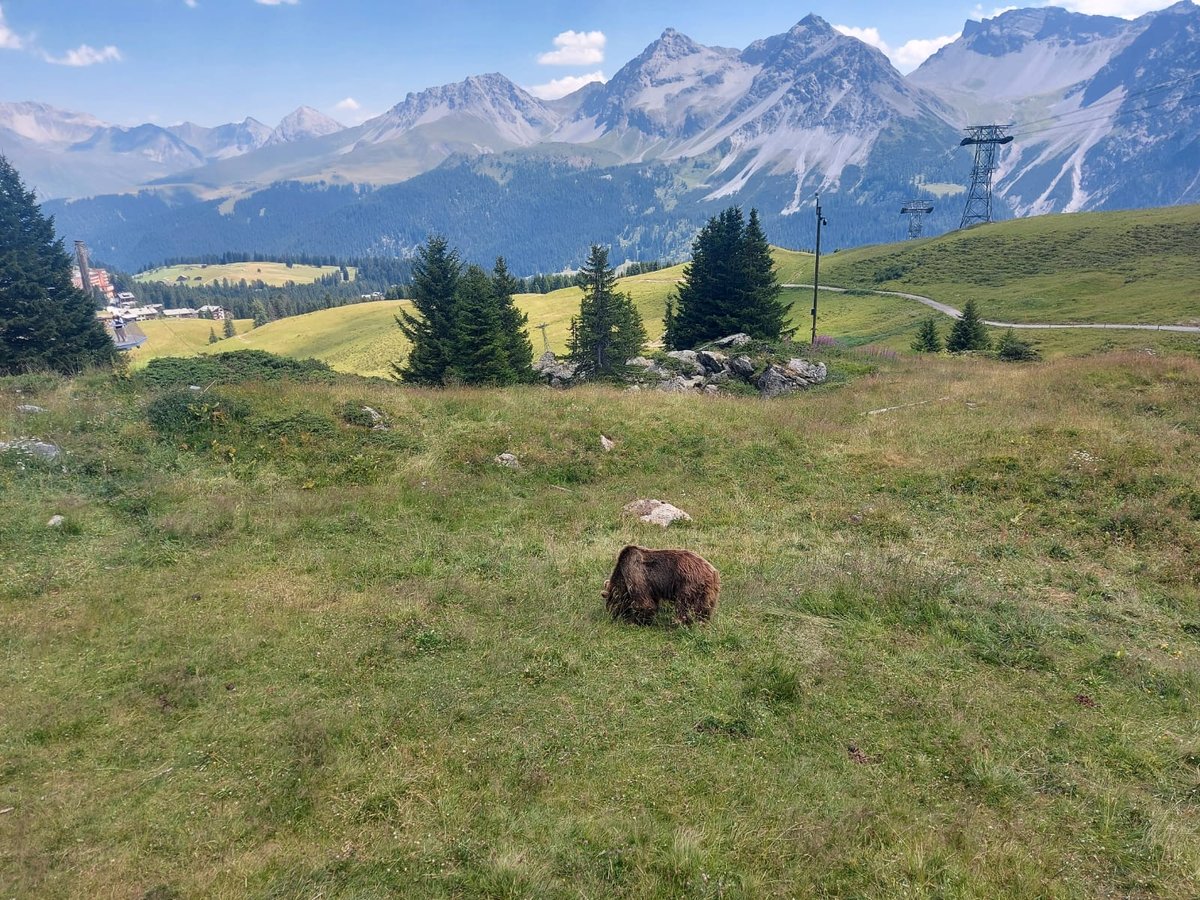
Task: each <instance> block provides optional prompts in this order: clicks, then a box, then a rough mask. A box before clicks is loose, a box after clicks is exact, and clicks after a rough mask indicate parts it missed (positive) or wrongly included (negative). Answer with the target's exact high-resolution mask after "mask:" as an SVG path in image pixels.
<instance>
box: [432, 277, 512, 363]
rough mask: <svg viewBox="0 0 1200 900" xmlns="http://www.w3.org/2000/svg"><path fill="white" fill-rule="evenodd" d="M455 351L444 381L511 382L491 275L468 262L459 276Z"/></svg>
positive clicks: (507, 355)
mask: <svg viewBox="0 0 1200 900" xmlns="http://www.w3.org/2000/svg"><path fill="white" fill-rule="evenodd" d="M454 309H455V322H454V329H455V352H454V357H453V359H452V360H451V362H450V365H449V366H448V367H447V369H446V374H445V376H444V380H445V381H461V382H463V383H465V384H489V385H497V384H510V383H512V382H513V381H514V380H515V376H514V374H513V371H512V369H511V368H510V366H509V349H510V348H509V341H508V340H507V337H508V335H507V334H506V333H505V330H504V328H503V321H502V311H501V306H500V303H499V299H498V297H497V295H496V292H495V290H494V288H493V284H492V281H491V279H489V278H488V276H487V273H486V272H484V271H483V269H481V268H479V266H471V267H469V268H468V269H467V271H466V274H465V275H463V277H462V278H461V279H459V283H458V291H457V296H456V297H455V307H454Z"/></svg>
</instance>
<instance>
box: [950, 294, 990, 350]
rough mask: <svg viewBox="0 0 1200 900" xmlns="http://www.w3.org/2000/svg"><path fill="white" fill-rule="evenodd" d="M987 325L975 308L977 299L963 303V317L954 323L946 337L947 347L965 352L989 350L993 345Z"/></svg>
mask: <svg viewBox="0 0 1200 900" xmlns="http://www.w3.org/2000/svg"><path fill="white" fill-rule="evenodd" d="M991 344H992V342H991V338H989V337H988V333H987V327H986V326H985V325H984V324H983V319H981V318H980V316H979V310H978V309H976V308H975V300H974V299H971V300H968V301H967V302H966V303H965V304H964V305H963V310H962V317H961V318H959V319H958V321H956V322H955V323H954V327H953V328H951V329H950V334H949V336H948V337H947V338H946V349H947V350H949V351H950V352H951V353H965V352H967V351H970V350H987V349H988V348H989V347H990V346H991Z"/></svg>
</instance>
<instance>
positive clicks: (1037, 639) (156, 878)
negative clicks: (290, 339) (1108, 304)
mask: <svg viewBox="0 0 1200 900" xmlns="http://www.w3.org/2000/svg"><path fill="white" fill-rule="evenodd" d="M829 362H830V364H831V365H832V366H833V367H834V370H835V372H836V371H837V370H838V367H839V366H840V365H843V364H844V362H845V361H844V360H841V359H839V358H838V357H836V356H834V357H831V358H830V359H829ZM175 365H176V366H178V365H179V364H175ZM881 365H882V366H883V368H881V369H880V370H878V371H877V372H875V373H874V374H873V375H870V376H868V377H861V378H858V379H856V380H852V381H850V382H849V383H845V384H843V385H841V386H839V387H836V388H828V389H823V390H820V391H816V392H812V393H809V394H805V395H803V396H798V397H793V398H790V399H786V400H781V401H774V402H764V401H757V400H744V399H741V400H739V399H726V398H715V399H714V398H704V397H689V396H677V395H661V394H657V393H650V394H639V395H633V394H626V393H622V392H619V391H614V390H611V389H607V388H603V387H589V388H585V389H579V390H572V391H567V392H556V391H551V390H548V389H539V388H514V389H508V390H500V391H468V390H446V391H423V390H406V389H402V388H399V387H396V386H394V385H389V384H386V383H382V382H369V381H364V380H359V379H352V378H341V379H335V380H332V381H330V380H312V381H306V382H302V383H292V382H289V381H286V380H283V381H280V380H273V381H269V382H251V383H243V384H238V383H234V384H228V385H226V384H217V385H215V386H214V387H213V388H211V389H210V390H209V391H208V392H206V393H205V394H203V395H196V394H195V393H193V392H188V391H186V389H185V390H182V391H176V390H174V389H172V388H170V387H169V386H164V385H162V384H160V385H159V386H151V385H149V384H147V383H146V382H145V381H144V380H143V379H144V378H145V376H144V375H143V376H139V377H135V378H133V379H126V380H121V381H114V380H111V379H108V378H104V377H98V376H92V377H82V378H80V379H76V380H72V381H62V380H58V379H54V378H48V377H47V378H24V379H6V380H0V438H7V437H10V436H13V435H19V434H37V435H38V436H40V437H43V438H45V439H49V440H53V441H55V442H56V443H58V444H60V445H61V446H62V447H63V448H64V450H65V451H66V455H65V456H64V457H63V458H62V459H61V460H58V461H55V462H53V463H42V462H39V461H37V460H34V459H24V458H19V457H17V456H15V455H14V454H12V453H0V573H3V577H2V578H0V616H2V617H3V621H4V623H5V627H4V630H3V635H2V637H0V641H2V644H3V654H2V655H0V691H2V693H3V696H4V698H5V699H4V718H3V720H4V727H3V728H2V729H0V810H2V811H3V812H2V813H0V884H2V885H3V886H4V894H5V895H6V896H30V897H33V896H36V897H50V898H53V897H68V896H87V895H93V896H134V897H213V896H216V897H220V896H263V897H314V896H321V897H356V898H357V897H385V896H405V897H423V896H430V897H433V896H455V897H475V896H488V897H499V896H503V897H518V896H520V897H525V896H537V897H611V896H636V897H668V896H671V897H677V896H689V897H690V896H696V897H704V896H713V897H717V896H722V897H764V896H816V895H824V896H854V897H890V896H930V897H932V896H941V897H1033V896H1037V897H1078V898H1084V897H1095V896H1139V897H1143V896H1164V897H1187V896H1196V895H1197V894H1198V893H1200V880H1198V878H1200V876H1198V874H1197V873H1198V872H1200V805H1198V804H1197V793H1198V791H1200V769H1198V764H1200V725H1198V724H1197V718H1196V714H1195V711H1196V708H1197V704H1198V703H1200V666H1198V660H1200V583H1198V581H1197V572H1198V571H1200V531H1198V523H1200V494H1198V493H1197V485H1196V481H1195V459H1196V458H1197V454H1198V453H1200V408H1198V407H1197V404H1196V403H1195V397H1196V394H1197V391H1198V390H1200V360H1196V359H1195V358H1192V357H1187V356H1182V355H1181V356H1173V357H1161V356H1160V357H1153V356H1148V355H1146V354H1115V355H1108V356H1102V357H1093V358H1087V359H1061V360H1056V361H1053V362H1048V363H1042V364H1037V365H1033V366H1027V367H1023V366H1007V365H1002V364H999V363H993V362H989V361H986V360H972V359H915V358H908V359H901V360H899V361H893V362H887V361H885V362H883V363H881ZM148 371H149V372H153V371H154V369H150V370H148ZM272 374H276V373H275V372H272ZM175 377H176V380H177V383H179V384H181V385H186V384H187V383H189V381H190V380H191V376H190V374H189V373H188V372H186V371H183V372H177V373H176V376H175ZM206 383H208V382H206ZM939 398H940V399H939ZM924 400H932V401H935V402H933V403H929V404H927V405H923V406H910V407H907V408H903V409H896V410H893V411H891V412H888V413H882V414H879V415H865V413H866V412H867V411H869V410H874V409H879V408H883V407H891V406H898V405H900V404H910V403H914V402H916V401H924ZM19 403H35V404H37V405H39V406H42V407H44V408H46V409H47V410H48V411H47V412H45V413H37V414H33V415H29V414H22V413H18V412H17V411H16V406H17V404H19ZM363 404H370V405H371V406H373V407H375V408H377V409H379V410H381V411H383V412H384V413H385V414H386V415H387V416H388V417H389V419H390V421H391V424H392V428H391V430H388V431H373V430H371V429H370V428H368V427H365V426H366V423H364V422H363V420H362V416H361V415H360V414H359V413H358V410H359V409H360V407H361V406H362V405H363ZM600 433H604V434H606V435H608V436H610V437H612V438H615V439H616V440H617V442H618V444H617V447H616V449H615V450H614V451H613V452H612V453H604V452H603V451H602V450H601V449H600V446H599V437H598V436H599V434H600ZM502 451H511V452H513V453H515V454H517V456H518V457H519V458H520V459H521V461H522V467H521V468H520V469H519V470H515V471H513V470H508V469H503V468H501V467H499V466H496V465H495V464H493V463H492V457H493V456H494V455H495V454H497V453H500V452H502ZM635 497H660V498H663V499H666V500H670V501H672V502H675V503H677V504H679V505H680V506H682V507H683V508H685V509H687V510H688V511H689V512H690V513H692V515H693V516H694V517H695V520H694V522H692V523H690V524H687V525H685V526H684V527H679V528H676V527H673V528H672V529H671V530H670V531H668V532H663V531H660V530H658V529H656V528H654V527H653V526H647V525H641V524H640V523H637V522H636V521H629V520H628V519H623V518H622V517H621V515H620V509H621V506H622V505H623V504H624V503H626V502H628V501H629V500H631V499H633V498H635ZM55 513H60V514H62V515H65V516H66V523H65V526H64V527H62V528H59V529H53V528H48V527H46V524H45V523H46V521H47V519H48V518H49V517H50V516H51V515H53V514H55ZM627 541H637V542H640V543H644V544H647V545H650V546H669V545H676V546H679V545H683V546H688V547H691V548H694V549H695V550H698V551H700V552H702V553H704V554H705V555H706V556H707V557H708V558H710V559H711V560H712V561H713V562H714V563H715V564H716V565H717V566H718V567H719V568H720V570H721V572H722V576H723V582H724V592H723V596H722V604H721V607H720V608H719V611H718V614H717V617H716V620H715V621H714V623H713V624H712V625H711V626H709V627H706V628H695V629H673V628H671V627H669V626H667V625H665V624H664V625H659V626H656V627H651V628H645V629H638V628H633V627H626V626H621V625H616V624H613V623H611V622H610V621H608V620H607V618H606V617H605V615H604V611H603V609H602V608H601V603H600V599H599V597H598V592H599V589H600V587H601V585H602V583H603V580H604V577H605V576H606V574H607V572H608V568H609V566H610V565H611V561H612V559H613V557H614V555H615V554H616V552H617V551H618V549H619V548H620V547H621V546H622V545H623V544H624V543H625V542H627Z"/></svg>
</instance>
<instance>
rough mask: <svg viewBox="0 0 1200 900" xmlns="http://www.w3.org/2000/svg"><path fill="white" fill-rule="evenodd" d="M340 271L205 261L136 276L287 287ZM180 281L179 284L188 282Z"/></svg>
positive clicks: (197, 284) (192, 284)
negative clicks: (205, 262) (257, 283)
mask: <svg viewBox="0 0 1200 900" xmlns="http://www.w3.org/2000/svg"><path fill="white" fill-rule="evenodd" d="M338 271H339V267H338V266H304V265H300V264H299V263H295V264H293V265H290V266H289V265H288V264H287V263H281V262H245V263H225V264H213V265H207V264H203V263H183V264H181V265H178V266H160V267H159V268H157V269H150V270H148V271H146V272H141V273H139V274H137V275H135V276H134V281H161V282H162V283H163V284H175V283H176V282H179V279H180V278H182V279H184V282H186V284H187V285H188V286H189V287H203V286H204V285H207V284H219V283H221V282H223V281H228V282H230V283H231V284H237V283H238V282H239V281H246V282H255V281H261V282H264V283H265V284H268V285H270V286H271V287H283V286H284V285H286V284H287V283H288V282H292V283H293V284H311V283H312V282H314V281H318V280H320V279H321V277H323V276H325V275H332V274H334V273H336V272H338ZM348 271H349V273H350V277H351V278H352V279H353V278H354V274H355V271H356V270H355V267H354V266H349V267H348ZM184 282H179V283H181V284H182V283H184Z"/></svg>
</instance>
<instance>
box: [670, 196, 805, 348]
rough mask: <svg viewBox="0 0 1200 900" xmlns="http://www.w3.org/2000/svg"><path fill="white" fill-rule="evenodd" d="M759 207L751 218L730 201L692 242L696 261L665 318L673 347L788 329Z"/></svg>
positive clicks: (776, 334) (773, 335)
mask: <svg viewBox="0 0 1200 900" xmlns="http://www.w3.org/2000/svg"><path fill="white" fill-rule="evenodd" d="M779 294H780V285H779V279H778V276H777V275H776V273H775V266H774V261H773V260H772V259H771V246H770V244H769V243H768V242H767V237H766V235H765V234H764V233H763V230H762V225H761V224H760V222H759V219H758V211H757V210H751V211H750V221H749V222H746V221H744V220H743V218H742V211H741V210H740V209H739V208H738V207H736V206H731V207H729V208H728V209H726V210H724V211H723V212H721V213H720V215H717V216H714V217H713V218H711V219H709V220H708V223H707V224H706V225H705V226H704V227H703V228H702V229H700V233H699V234H698V235H697V236H696V239H695V241H693V243H692V261H691V262H690V263H689V264H688V265H687V266H686V267H685V268H684V270H683V282H682V283H681V284H680V286H679V287H678V288H677V290H676V296H675V298H674V302H673V303H672V305H671V307H670V313H671V316H670V319H669V320H664V325H666V329H667V334H666V335H665V337H664V340H665V342H666V343H667V345H668V346H670V347H673V348H675V349H688V348H691V347H695V346H696V345H698V344H702V343H705V342H706V341H711V340H713V339H715V338H719V337H723V336H724V335H727V334H734V333H736V332H739V331H743V332H745V333H747V334H749V335H750V336H752V337H757V338H762V339H764V340H778V339H779V338H780V337H781V336H783V334H784V333H785V328H784V326H785V324H786V321H787V313H788V307H787V304H785V303H783V302H782V301H781V300H780V299H779Z"/></svg>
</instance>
